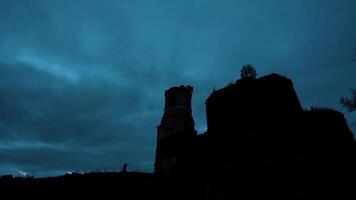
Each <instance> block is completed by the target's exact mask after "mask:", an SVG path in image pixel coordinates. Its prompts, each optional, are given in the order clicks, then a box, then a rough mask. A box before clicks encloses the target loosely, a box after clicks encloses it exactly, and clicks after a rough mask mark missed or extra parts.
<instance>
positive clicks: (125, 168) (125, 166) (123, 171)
mask: <svg viewBox="0 0 356 200" xmlns="http://www.w3.org/2000/svg"><path fill="white" fill-rule="evenodd" d="M126 172H127V163H125V164H124V165H123V166H122V169H121V173H126Z"/></svg>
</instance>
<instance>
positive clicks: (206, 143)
mask: <svg viewBox="0 0 356 200" xmlns="http://www.w3.org/2000/svg"><path fill="white" fill-rule="evenodd" d="M192 93H193V88H192V87H191V86H180V87H173V88H170V89H169V90H167V91H166V92H165V107H164V114H163V117H162V120H161V123H160V125H159V126H158V127H157V148H156V158H155V165H154V166H155V173H156V174H176V175H183V176H189V177H197V178H202V179H204V177H207V176H209V177H210V178H211V180H212V182H215V183H218V184H220V185H221V184H222V185H224V184H225V185H224V188H228V187H229V186H230V185H231V184H232V183H233V184H235V185H236V184H237V185H239V187H240V188H244V189H246V188H248V189H246V190H251V191H253V190H255V189H257V188H259V189H262V188H268V190H269V191H270V192H271V191H273V188H274V189H276V188H278V190H282V191H285V192H286V191H294V190H295V188H298V189H299V190H301V191H313V192H311V193H312V196H313V199H315V198H316V197H320V196H319V195H320V194H321V193H322V192H321V191H324V194H326V193H327V194H328V195H331V194H339V193H338V192H337V191H340V190H342V191H344V190H346V188H349V187H350V185H347V184H346V182H347V183H352V185H354V182H355V179H354V178H355V176H354V174H355V170H356V164H355V163H356V142H355V140H354V138H353V134H352V132H351V131H350V129H349V127H348V125H347V122H346V120H345V118H344V116H343V114H342V113H340V112H337V111H334V110H331V109H322V108H315V107H313V108H311V109H303V107H302V106H301V103H300V102H299V99H298V96H297V94H296V92H295V90H294V86H293V83H292V81H291V80H290V79H288V78H286V77H283V76H281V75H278V74H271V75H268V76H264V77H261V78H257V79H253V78H252V79H251V78H247V79H240V80H237V81H236V82H235V83H234V84H230V85H228V86H226V87H225V88H222V89H219V90H215V91H213V92H212V94H211V95H210V96H209V97H208V99H207V100H206V102H205V105H206V118H207V128H208V129H207V131H206V132H205V133H203V134H197V131H196V130H195V129H194V120H193V117H192V109H191V98H192ZM215 186H216V185H215ZM244 189H242V190H244ZM315 191H318V192H319V193H318V192H315ZM325 191H328V192H325ZM349 191H350V190H349ZM275 192H276V193H278V192H277V191H275ZM306 193H307V194H309V193H308V192H306ZM343 194H346V193H343ZM337 196H338V198H340V196H339V195H337ZM263 197H264V196H261V198H263ZM256 198H257V197H256Z"/></svg>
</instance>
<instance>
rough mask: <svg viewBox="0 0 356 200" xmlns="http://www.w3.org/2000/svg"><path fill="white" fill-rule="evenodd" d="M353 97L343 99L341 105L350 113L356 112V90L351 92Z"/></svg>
mask: <svg viewBox="0 0 356 200" xmlns="http://www.w3.org/2000/svg"><path fill="white" fill-rule="evenodd" d="M351 94H352V97H351V98H348V97H341V99H340V104H341V105H342V106H343V107H345V108H346V109H347V110H348V111H349V112H352V111H355V110H356V90H351Z"/></svg>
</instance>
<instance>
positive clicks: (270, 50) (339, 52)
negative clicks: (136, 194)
mask: <svg viewBox="0 0 356 200" xmlns="http://www.w3.org/2000/svg"><path fill="white" fill-rule="evenodd" d="M355 19H356V1H355V0H291V1H285V0H269V1H266V0H219V1H218V0H176V1H173V0H171V1H167V0H141V1H138V0H105V1H104V0H102V1H94V0H91V1H90V0H82V1H79V0H77V1H74V0H58V1H55V0H51V1H48V0H32V1H25V0H22V1H20V0H1V1H0V116H1V118H0V175H3V174H14V175H17V176H18V175H20V173H19V171H24V172H28V173H29V174H31V175H34V176H53V175H59V174H63V173H65V172H67V171H96V170H100V171H104V170H107V171H108V170H120V169H121V166H122V164H123V163H128V169H129V170H137V171H147V172H151V171H152V170H153V160H154V154H155V145H156V126H157V125H158V124H159V122H160V119H161V116H162V114H163V104H164V96H163V93H164V91H165V90H166V89H168V88H169V87H171V86H175V85H181V84H190V85H192V86H194V96H193V114H194V118H195V122H196V129H197V130H198V131H199V132H204V130H205V129H206V128H205V127H206V125H205V105H204V102H205V99H206V98H207V97H208V95H209V94H210V92H211V91H212V90H213V89H214V88H221V87H224V86H225V85H227V84H228V83H229V82H232V81H235V80H236V79H238V78H239V76H240V68H241V66H242V65H244V64H247V63H250V64H253V65H254V66H255V67H256V69H257V72H258V74H259V75H267V74H269V73H272V72H276V73H280V74H282V75H285V76H287V77H289V78H291V79H293V81H294V86H295V88H296V90H297V93H298V95H299V97H300V100H301V102H302V105H303V106H304V107H305V108H309V107H310V106H312V105H318V106H321V107H331V108H334V109H337V110H340V111H342V112H344V113H345V116H346V117H347V119H348V122H349V126H350V128H352V129H353V131H354V132H356V113H347V112H346V111H345V110H344V109H342V108H341V106H340V105H339V104H338V102H339V99H340V97H341V96H348V95H349V94H350V93H349V90H350V89H351V88H356V79H355V75H356V62H355V61H353V55H354V54H355V53H356V20H355Z"/></svg>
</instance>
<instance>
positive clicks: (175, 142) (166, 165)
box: [155, 85, 196, 173]
mask: <svg viewBox="0 0 356 200" xmlns="http://www.w3.org/2000/svg"><path fill="white" fill-rule="evenodd" d="M192 93H193V87H191V86H183V85H182V86H180V87H173V88H170V89H169V90H167V91H165V107H164V114H163V117H162V120H161V124H160V125H159V126H157V149H156V159H155V173H174V172H176V171H177V170H178V168H180V166H181V164H182V163H183V162H184V161H183V160H184V157H185V155H184V154H185V153H184V152H185V151H186V149H185V148H186V147H187V145H188V143H189V141H192V140H193V138H194V137H195V136H196V131H195V129H194V120H193V117H192V108H191V100H192Z"/></svg>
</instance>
